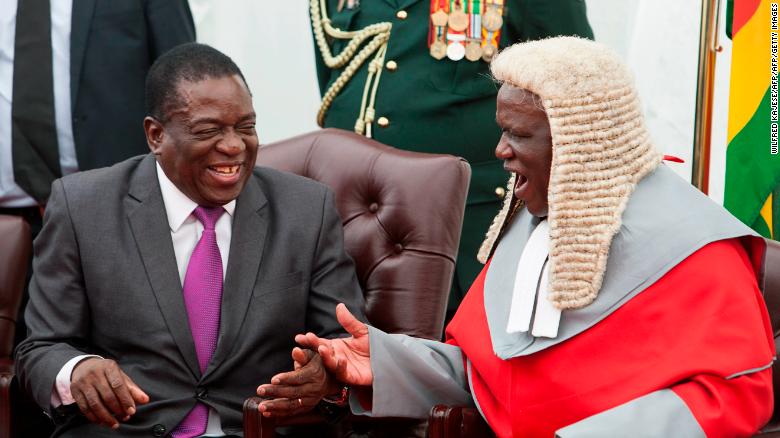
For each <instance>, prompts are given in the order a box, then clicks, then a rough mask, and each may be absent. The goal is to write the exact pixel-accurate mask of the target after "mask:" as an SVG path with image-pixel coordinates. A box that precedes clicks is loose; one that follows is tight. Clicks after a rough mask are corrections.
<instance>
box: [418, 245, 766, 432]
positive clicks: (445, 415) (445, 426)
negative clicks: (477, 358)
mask: <svg viewBox="0 0 780 438" xmlns="http://www.w3.org/2000/svg"><path fill="white" fill-rule="evenodd" d="M766 242H767V247H766V253H765V254H764V258H763V260H762V261H761V271H760V273H759V284H758V286H759V287H760V288H761V291H762V292H763V294H764V301H765V302H766V306H767V308H768V309H769V318H770V320H771V322H772V331H773V332H774V337H775V348H776V349H777V350H778V351H780V242H776V241H774V240H768V239H767V241H766ZM772 386H773V389H774V393H775V411H774V413H773V415H772V419H771V420H770V421H769V423H768V424H767V425H766V426H764V428H763V429H762V430H761V432H760V433H759V434H758V435H756V437H760V438H780V409H778V402H777V395H778V394H780V364H778V362H777V361H775V363H774V365H772ZM428 436H429V437H430V438H460V437H463V438H466V437H468V438H483V437H484V438H488V437H495V435H494V434H493V432H492V431H491V430H490V427H488V425H487V423H486V422H485V420H484V419H483V418H482V416H481V415H480V414H479V412H478V411H477V410H476V409H474V408H468V407H462V406H446V405H436V406H434V407H433V409H431V413H430V417H429V418H428Z"/></svg>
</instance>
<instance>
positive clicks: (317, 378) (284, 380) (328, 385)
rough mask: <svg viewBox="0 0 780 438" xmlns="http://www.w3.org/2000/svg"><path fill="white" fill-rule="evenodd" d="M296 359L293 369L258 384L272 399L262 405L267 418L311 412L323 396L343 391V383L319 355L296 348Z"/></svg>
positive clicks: (259, 393) (261, 395)
mask: <svg viewBox="0 0 780 438" xmlns="http://www.w3.org/2000/svg"><path fill="white" fill-rule="evenodd" d="M292 358H293V360H294V361H295V367H294V368H295V369H294V370H293V371H290V372H286V373H281V374H277V375H275V376H273V377H272V378H271V383H270V384H265V385H260V386H258V387H257V395H259V396H260V397H263V398H267V399H268V400H264V401H262V402H261V403H260V406H259V407H258V409H259V410H260V412H261V413H262V414H263V416H265V417H270V416H274V417H285V416H288V415H295V414H300V413H303V412H307V411H310V410H311V409H312V408H314V407H315V406H316V405H317V403H319V402H320V400H321V399H322V397H324V396H326V395H332V394H336V393H338V392H339V391H340V390H341V385H340V384H339V383H338V382H337V381H336V380H335V379H333V378H332V377H331V376H330V375H329V374H328V372H327V371H326V370H325V367H324V366H323V365H322V359H321V358H320V355H319V354H317V353H315V352H313V351H311V350H302V349H300V348H298V347H295V348H294V349H293V351H292Z"/></svg>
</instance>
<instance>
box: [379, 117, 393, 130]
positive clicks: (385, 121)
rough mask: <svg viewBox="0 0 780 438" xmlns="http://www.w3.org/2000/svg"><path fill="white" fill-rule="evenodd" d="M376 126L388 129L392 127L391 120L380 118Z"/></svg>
mask: <svg viewBox="0 0 780 438" xmlns="http://www.w3.org/2000/svg"><path fill="white" fill-rule="evenodd" d="M376 124H377V125H379V126H381V127H383V128H387V127H388V126H389V125H390V119H388V118H387V117H380V118H379V119H378V120H377V121H376Z"/></svg>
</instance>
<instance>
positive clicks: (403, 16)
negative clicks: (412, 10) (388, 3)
mask: <svg viewBox="0 0 780 438" xmlns="http://www.w3.org/2000/svg"><path fill="white" fill-rule="evenodd" d="M395 16H396V17H397V18H398V19H399V20H406V17H408V16H409V14H408V13H407V12H406V11H404V10H400V11H398V12H396V13H395Z"/></svg>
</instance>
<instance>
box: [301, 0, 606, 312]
mask: <svg viewBox="0 0 780 438" xmlns="http://www.w3.org/2000/svg"><path fill="white" fill-rule="evenodd" d="M310 1H311V4H310V7H311V18H312V29H313V33H314V38H315V52H316V60H317V74H318V78H319V86H320V90H321V93H322V95H323V102H322V106H321V108H320V111H319V114H318V122H319V124H320V126H323V127H336V128H342V129H347V130H354V131H356V132H358V133H360V134H363V135H367V136H369V137H372V138H374V139H376V140H377V141H379V142H381V143H385V144H388V145H391V146H394V147H397V148H401V149H407V150H413V151H419V152H430V153H446V154H453V155H458V156H461V157H464V158H465V159H467V160H468V161H469V163H470V164H471V170H472V177H471V186H470V188H469V194H468V199H467V203H466V213H465V219H464V224H463V234H462V237H461V241H460V249H459V253H458V260H457V265H456V269H455V278H454V279H453V286H452V292H451V295H450V300H449V305H448V311H447V320H449V318H450V316H451V315H452V314H453V313H454V311H455V309H456V308H457V306H458V304H459V303H460V301H461V299H462V297H463V296H464V295H465V293H466V292H467V290H468V288H469V286H470V285H471V282H472V281H473V280H474V278H475V277H476V276H477V274H478V273H479V271H480V270H481V265H480V264H479V262H478V261H477V251H478V250H479V245H480V243H481V242H482V240H483V238H484V235H485V232H486V231H487V229H488V226H489V225H490V221H491V220H492V218H493V217H494V216H495V215H496V213H497V211H498V210H499V208H500V205H501V204H500V203H501V200H502V199H503V198H504V194H505V190H506V187H505V182H506V180H507V176H508V174H507V173H506V172H505V171H504V169H503V167H502V163H501V161H499V160H497V159H496V158H495V156H494V155H493V149H494V148H495V145H496V144H497V143H498V139H499V136H500V134H501V132H500V130H499V128H498V126H497V125H496V122H495V114H496V93H497V89H498V87H497V86H496V84H495V83H494V82H493V81H492V79H491V78H490V75H489V73H488V62H489V61H490V59H492V56H493V55H494V54H495V53H496V52H497V51H498V49H499V48H503V47H505V46H508V45H510V44H512V43H515V42H518V41H526V40H533V39H541V38H545V37H548V36H557V35H578V36H582V37H587V38H593V32H592V30H591V28H590V25H589V24H588V20H587V17H586V14H585V2H584V1H583V0H362V1H360V0H310ZM421 189H424V188H421Z"/></svg>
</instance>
